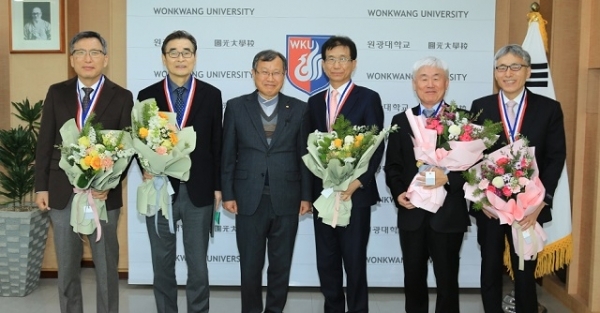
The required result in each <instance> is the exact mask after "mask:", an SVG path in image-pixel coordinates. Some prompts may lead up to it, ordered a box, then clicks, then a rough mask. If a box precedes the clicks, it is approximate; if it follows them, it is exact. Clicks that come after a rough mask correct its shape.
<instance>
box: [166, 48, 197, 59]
mask: <svg viewBox="0 0 600 313" xmlns="http://www.w3.org/2000/svg"><path fill="white" fill-rule="evenodd" d="M167 55H168V56H169V57H170V58H173V59H177V58H178V57H179V56H182V57H183V58H184V59H189V58H191V57H192V56H193V55H194V53H193V52H192V51H190V50H183V51H181V52H179V51H177V50H171V51H169V52H167Z"/></svg>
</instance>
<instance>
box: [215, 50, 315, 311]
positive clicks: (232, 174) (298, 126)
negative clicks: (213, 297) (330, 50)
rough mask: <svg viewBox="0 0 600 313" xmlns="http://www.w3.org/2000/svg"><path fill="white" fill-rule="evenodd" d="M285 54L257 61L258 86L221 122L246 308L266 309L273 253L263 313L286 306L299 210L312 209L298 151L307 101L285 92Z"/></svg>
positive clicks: (302, 149) (262, 55)
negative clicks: (264, 273)
mask: <svg viewBox="0 0 600 313" xmlns="http://www.w3.org/2000/svg"><path fill="white" fill-rule="evenodd" d="M286 64H287V63H286V60H285V57H284V56H283V55H282V54H281V53H279V52H276V51H273V50H265V51H261V52H259V53H258V54H256V56H255V57H254V60H253V61H252V77H253V79H254V84H255V85H256V89H257V90H256V91H255V92H253V93H251V94H247V95H243V96H240V97H237V98H234V99H231V100H229V101H228V102H227V107H226V109H225V119H224V121H223V165H222V182H223V207H224V208H225V209H226V210H228V211H229V212H231V213H233V214H235V215H236V216H235V225H236V239H237V246H238V251H239V253H240V271H241V287H242V313H260V312H263V301H262V288H261V287H262V269H263V267H264V263H265V246H267V247H268V248H267V252H268V257H269V268H268V270H267V280H268V281H267V300H266V306H265V308H264V312H271V313H281V312H283V308H284V307H285V303H286V301H287V294H288V284H289V278H290V267H291V262H292V253H293V251H294V242H295V241H296V232H297V230H298V214H300V215H302V214H305V213H307V212H309V211H310V207H311V205H310V183H311V178H310V172H309V171H308V169H307V168H306V167H305V166H304V163H303V162H302V159H301V157H302V156H303V155H304V154H306V153H307V151H306V142H307V139H308V133H309V128H308V126H309V124H308V115H307V107H306V103H305V102H302V101H300V100H298V99H296V98H292V97H288V96H286V95H284V94H282V93H280V90H281V87H282V86H283V82H284V78H285V72H286V70H287V66H286Z"/></svg>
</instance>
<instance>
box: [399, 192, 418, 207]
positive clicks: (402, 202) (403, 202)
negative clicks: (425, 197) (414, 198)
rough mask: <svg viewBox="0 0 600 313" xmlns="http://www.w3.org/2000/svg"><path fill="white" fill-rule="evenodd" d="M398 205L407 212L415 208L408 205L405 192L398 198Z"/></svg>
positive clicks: (408, 201) (410, 204)
mask: <svg viewBox="0 0 600 313" xmlns="http://www.w3.org/2000/svg"><path fill="white" fill-rule="evenodd" d="M398 203H399V204H400V205H401V206H403V207H405V208H407V209H409V210H411V209H414V208H416V206H414V205H413V204H412V203H410V200H409V199H408V198H407V197H406V191H405V192H403V193H401V194H400V195H399V196H398Z"/></svg>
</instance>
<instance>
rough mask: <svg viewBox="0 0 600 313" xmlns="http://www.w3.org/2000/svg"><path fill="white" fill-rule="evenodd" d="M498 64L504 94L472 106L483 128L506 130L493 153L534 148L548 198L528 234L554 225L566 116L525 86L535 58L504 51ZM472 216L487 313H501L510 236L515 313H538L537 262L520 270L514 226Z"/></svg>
mask: <svg viewBox="0 0 600 313" xmlns="http://www.w3.org/2000/svg"><path fill="white" fill-rule="evenodd" d="M494 59H495V62H496V65H495V71H494V77H495V79H496V83H497V84H498V87H500V92H499V93H498V94H493V95H490V96H487V97H483V98H480V99H477V100H475V101H473V104H472V105H471V111H473V112H479V111H481V114H480V115H479V118H478V121H479V122H483V121H484V120H492V121H494V122H502V123H503V125H504V132H502V133H501V134H500V138H499V139H498V141H497V142H496V144H495V145H494V146H493V147H492V148H490V149H489V152H492V151H495V150H497V149H499V148H501V147H502V146H504V145H506V144H508V143H510V142H513V141H514V140H515V139H518V138H519V137H521V136H522V137H525V138H527V140H529V144H530V146H533V147H535V158H536V161H537V165H538V169H539V177H540V180H541V181H542V183H543V184H544V187H545V188H546V197H545V199H544V202H543V203H542V204H541V205H540V206H539V207H538V208H537V210H536V211H535V212H533V213H532V214H530V215H528V216H525V217H524V218H523V219H522V220H521V221H518V223H519V224H520V225H521V226H522V227H523V230H526V229H527V228H529V227H533V226H535V223H536V222H538V223H540V224H541V225H543V223H546V222H549V221H551V220H552V214H551V207H552V198H553V196H554V190H555V189H556V185H557V184H558V179H559V178H560V174H561V171H562V168H563V165H564V163H565V158H566V145H565V129H564V122H563V113H562V110H561V107H560V103H558V102H557V101H554V100H552V99H549V98H546V97H544V96H540V95H536V94H534V93H532V92H531V91H529V90H527V88H525V82H526V80H527V79H528V78H529V76H530V75H531V68H530V66H531V57H530V56H529V53H528V52H527V51H525V50H523V48H521V46H519V45H508V46H505V47H502V48H500V50H498V52H496V55H495V57H494ZM509 110H512V112H510V111H509ZM473 215H475V218H476V220H477V241H478V242H479V245H480V246H481V297H482V299H483V307H484V309H485V312H486V313H496V312H497V313H500V312H502V275H503V273H504V267H503V254H504V238H505V236H506V237H507V239H508V242H509V244H510V253H511V264H512V269H513V271H514V274H515V300H516V301H515V309H516V312H519V313H532V312H538V303H537V293H536V285H535V276H534V271H535V267H536V264H537V260H531V261H525V268H524V270H523V271H520V270H518V268H519V267H518V264H519V263H518V262H519V259H518V256H517V255H516V254H515V252H514V251H515V250H514V246H513V240H512V232H511V226H509V225H500V223H499V222H498V219H496V218H494V216H492V215H490V214H489V213H488V212H487V211H485V210H483V211H479V212H474V213H473Z"/></svg>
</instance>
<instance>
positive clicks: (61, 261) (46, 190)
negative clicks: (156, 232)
mask: <svg viewBox="0 0 600 313" xmlns="http://www.w3.org/2000/svg"><path fill="white" fill-rule="evenodd" d="M70 52H71V58H70V60H71V66H72V67H73V69H74V70H75V73H77V77H75V78H72V79H69V80H67V81H64V82H60V83H58V84H54V85H52V86H50V89H49V90H48V94H47V95H46V99H45V100H44V110H43V113H42V123H41V128H40V133H39V138H38V144H37V149H36V157H35V190H36V204H37V205H38V207H39V208H40V209H41V210H50V212H49V215H50V220H51V221H52V225H53V227H54V245H55V248H56V257H57V263H58V290H59V302H60V309H61V312H65V313H66V312H68V313H73V312H83V303H82V294H81V277H80V272H81V257H82V255H83V245H82V241H81V237H80V235H79V234H77V233H75V232H73V229H72V227H71V225H70V217H71V201H72V199H73V186H72V185H71V184H70V183H69V180H68V178H67V175H66V174H65V172H64V171H63V170H62V169H60V168H59V167H58V162H59V161H60V158H61V153H60V150H59V149H57V148H55V146H56V145H60V144H61V143H62V137H61V135H60V132H59V130H60V128H61V127H62V126H63V124H64V123H65V122H66V121H68V120H69V119H71V118H75V119H76V121H77V123H78V125H79V126H81V125H83V124H84V122H85V120H86V119H87V117H89V116H90V114H91V113H94V114H95V119H94V122H97V123H100V124H102V126H103V128H104V129H116V130H121V129H123V128H125V127H127V126H130V125H131V108H132V106H133V97H132V95H131V92H129V91H128V90H125V89H123V88H122V87H120V86H118V85H117V84H115V83H113V82H112V81H110V80H108V78H106V76H104V75H103V74H102V70H103V69H104V68H105V67H106V65H107V64H108V56H107V50H106V41H105V40H104V38H102V37H101V36H100V34H98V33H96V32H91V31H85V32H81V33H79V34H77V35H75V37H73V39H71V42H70ZM92 195H93V196H94V198H96V199H101V200H106V208H107V214H108V221H103V220H101V221H100V225H101V227H102V237H101V238H100V240H99V241H98V242H96V241H95V240H89V242H90V246H91V249H92V257H93V260H94V267H95V270H96V279H97V280H96V288H97V290H98V292H97V311H98V312H118V311H119V273H118V263H119V243H118V240H117V222H118V220H119V214H120V212H121V210H120V208H121V206H122V205H123V199H122V191H121V185H120V184H119V185H118V186H117V187H115V188H114V189H113V190H110V192H109V191H103V192H99V191H92ZM88 237H89V238H96V232H94V233H93V234H91V235H90V236H88Z"/></svg>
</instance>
